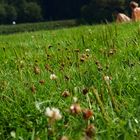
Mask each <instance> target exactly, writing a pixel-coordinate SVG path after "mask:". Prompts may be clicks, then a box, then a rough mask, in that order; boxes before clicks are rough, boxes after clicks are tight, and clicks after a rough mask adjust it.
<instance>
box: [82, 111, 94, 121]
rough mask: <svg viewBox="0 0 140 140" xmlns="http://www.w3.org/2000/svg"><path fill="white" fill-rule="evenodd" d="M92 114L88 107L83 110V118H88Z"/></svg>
mask: <svg viewBox="0 0 140 140" xmlns="http://www.w3.org/2000/svg"><path fill="white" fill-rule="evenodd" d="M92 116H93V112H92V111H91V110H90V109H85V110H83V118H84V119H86V120H88V119H90V118H91V117H92Z"/></svg>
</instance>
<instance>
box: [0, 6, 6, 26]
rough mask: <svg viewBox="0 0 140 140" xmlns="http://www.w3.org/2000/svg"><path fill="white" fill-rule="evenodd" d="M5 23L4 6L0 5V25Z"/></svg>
mask: <svg viewBox="0 0 140 140" xmlns="http://www.w3.org/2000/svg"><path fill="white" fill-rule="evenodd" d="M5 21H6V10H5V5H3V4H0V24H3V23H5Z"/></svg>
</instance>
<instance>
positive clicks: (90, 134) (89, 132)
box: [85, 124, 96, 138]
mask: <svg viewBox="0 0 140 140" xmlns="http://www.w3.org/2000/svg"><path fill="white" fill-rule="evenodd" d="M85 133H86V136H87V137H89V138H93V137H95V133H96V130H95V126H94V125H92V124H90V125H88V127H87V128H86V130H85Z"/></svg>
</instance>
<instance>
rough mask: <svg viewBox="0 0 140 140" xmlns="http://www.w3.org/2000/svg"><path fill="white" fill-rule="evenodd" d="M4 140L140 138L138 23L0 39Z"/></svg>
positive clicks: (0, 131)
mask: <svg viewBox="0 0 140 140" xmlns="http://www.w3.org/2000/svg"><path fill="white" fill-rule="evenodd" d="M0 139H1V140H14V139H16V140H94V139H96V140H139V139H140V26H139V23H127V24H119V25H116V24H108V25H96V26H94V25H93V26H79V27H73V28H69V29H66V28H63V29H59V30H49V31H45V30H44V31H37V32H26V33H18V34H12V35H1V36H0Z"/></svg>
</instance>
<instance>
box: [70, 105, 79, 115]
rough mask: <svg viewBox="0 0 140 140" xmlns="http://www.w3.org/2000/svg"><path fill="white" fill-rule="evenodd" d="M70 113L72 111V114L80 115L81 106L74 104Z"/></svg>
mask: <svg viewBox="0 0 140 140" xmlns="http://www.w3.org/2000/svg"><path fill="white" fill-rule="evenodd" d="M70 111H71V113H73V114H79V113H80V112H81V107H80V104H77V103H75V104H72V105H71V106H70Z"/></svg>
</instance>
